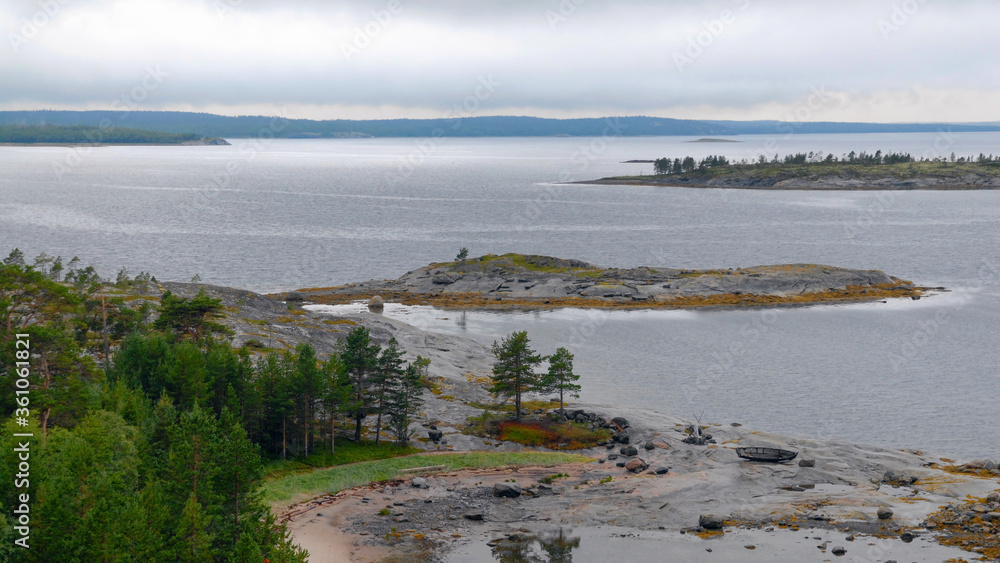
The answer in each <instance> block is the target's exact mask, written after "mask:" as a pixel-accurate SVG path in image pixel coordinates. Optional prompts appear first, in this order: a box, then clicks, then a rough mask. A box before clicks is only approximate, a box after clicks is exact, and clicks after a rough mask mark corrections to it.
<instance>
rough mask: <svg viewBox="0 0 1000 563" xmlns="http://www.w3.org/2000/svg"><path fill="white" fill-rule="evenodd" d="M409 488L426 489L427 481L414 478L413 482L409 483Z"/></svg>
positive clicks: (421, 478)
mask: <svg viewBox="0 0 1000 563" xmlns="http://www.w3.org/2000/svg"><path fill="white" fill-rule="evenodd" d="M410 486H413V487H416V488H418V489H426V488H428V486H427V479H425V478H423V477H414V478H413V480H412V481H410Z"/></svg>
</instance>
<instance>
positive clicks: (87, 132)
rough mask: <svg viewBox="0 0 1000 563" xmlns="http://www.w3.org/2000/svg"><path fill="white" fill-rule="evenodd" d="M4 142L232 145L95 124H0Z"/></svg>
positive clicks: (187, 134)
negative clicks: (95, 125) (96, 125)
mask: <svg viewBox="0 0 1000 563" xmlns="http://www.w3.org/2000/svg"><path fill="white" fill-rule="evenodd" d="M0 143H5V144H17V145H37V144H93V145H110V144H127V145H146V144H158V145H181V144H186V145H193V144H201V145H206V144H214V145H220V144H221V145H228V144H229V143H227V142H226V141H225V140H223V139H218V138H216V139H203V138H202V137H200V136H199V135H196V134H194V133H167V132H163V131H149V130H144V129H133V128H128V127H94V126H91V125H52V124H49V123H47V124H45V125H34V124H33V125H25V124H21V123H17V124H0Z"/></svg>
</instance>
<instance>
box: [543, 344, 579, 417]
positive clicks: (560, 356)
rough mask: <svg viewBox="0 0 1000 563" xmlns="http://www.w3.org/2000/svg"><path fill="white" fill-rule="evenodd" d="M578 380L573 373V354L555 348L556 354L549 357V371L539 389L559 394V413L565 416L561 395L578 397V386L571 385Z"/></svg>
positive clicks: (577, 376)
mask: <svg viewBox="0 0 1000 563" xmlns="http://www.w3.org/2000/svg"><path fill="white" fill-rule="evenodd" d="M579 379H580V376H579V375H576V374H575V373H573V354H570V353H569V350H567V349H565V348H556V353H555V354H552V356H550V357H549V371H548V373H546V374H545V377H544V378H543V380H542V383H541V385H540V387H541V388H542V389H543V390H544V391H545V392H550V391H558V392H559V413H560V414H565V412H566V411H565V408H564V403H563V395H564V394H566V395H571V396H573V397H576V398H579V397H580V386H579V385H576V384H575V383H573V382H574V381H578V380H579Z"/></svg>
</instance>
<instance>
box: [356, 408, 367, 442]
mask: <svg viewBox="0 0 1000 563" xmlns="http://www.w3.org/2000/svg"><path fill="white" fill-rule="evenodd" d="M364 419H365V415H364V414H362V413H361V411H358V414H357V416H356V417H355V419H354V420H355V425H354V441H355V442H356V443H358V444H360V443H361V421H362V420H364Z"/></svg>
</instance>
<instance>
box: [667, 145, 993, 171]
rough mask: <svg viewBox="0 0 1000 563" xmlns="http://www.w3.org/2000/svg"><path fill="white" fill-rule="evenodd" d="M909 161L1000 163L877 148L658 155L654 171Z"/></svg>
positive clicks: (987, 158) (985, 158)
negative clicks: (751, 155) (737, 156)
mask: <svg viewBox="0 0 1000 563" xmlns="http://www.w3.org/2000/svg"><path fill="white" fill-rule="evenodd" d="M909 162H939V163H945V162H949V163H956V164H966V163H977V164H986V165H1000V156H994V155H992V154H990V155H985V154H982V153H980V154H979V156H978V157H973V156H962V157H957V156H956V155H955V153H952V154H951V156H950V157H933V158H927V157H921V158H920V159H919V160H918V159H916V158H914V157H913V156H912V155H911V154H909V153H902V152H899V153H896V152H886V153H883V152H882V151H880V150H879V151H875V152H874V153H867V152H865V151H861V152H855V151H851V152H849V153H847V154H844V155H841V156H840V157H838V156H836V155H834V154H833V153H827V154H824V153H822V152H809V153H795V154H789V155H785V156H784V157H781V158H779V157H778V155H774V156H773V157H772V158H771V159H770V160H768V158H767V157H766V156H764V155H760V156H759V157H757V159H756V160H748V159H745V158H744V159H741V160H739V161H731V160H729V159H728V158H726V157H725V156H721V155H719V156H716V155H710V156H707V157H705V158H702V159H701V160H696V159H695V158H694V157H691V156H687V157H684V158H674V159H670V158H658V159H656V160H654V161H653V173H654V174H656V175H657V176H665V175H669V174H685V173H688V172H694V171H703V170H709V169H712V168H726V167H739V168H740V169H744V170H754V169H766V168H773V167H779V166H787V165H810V164H815V165H837V164H842V165H852V166H882V165H890V164H905V163H909Z"/></svg>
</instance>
